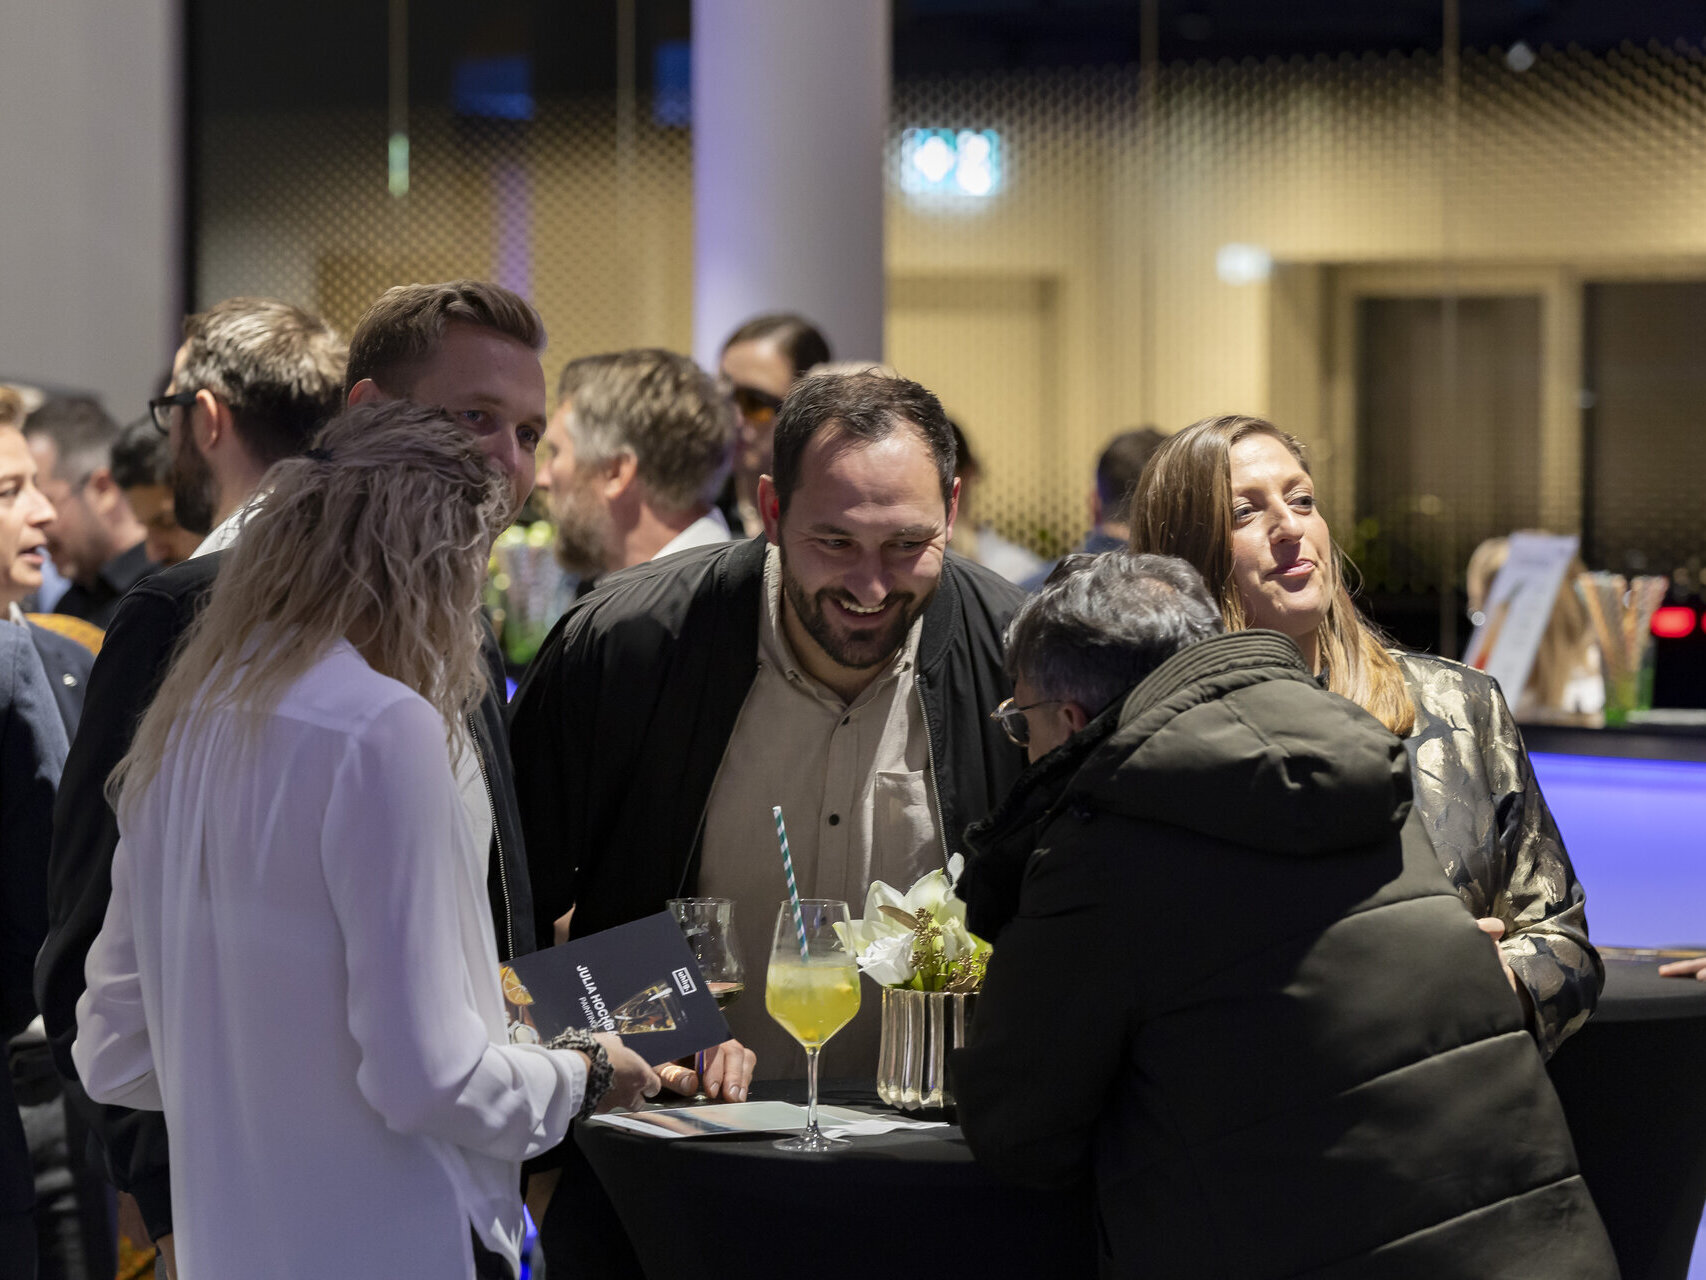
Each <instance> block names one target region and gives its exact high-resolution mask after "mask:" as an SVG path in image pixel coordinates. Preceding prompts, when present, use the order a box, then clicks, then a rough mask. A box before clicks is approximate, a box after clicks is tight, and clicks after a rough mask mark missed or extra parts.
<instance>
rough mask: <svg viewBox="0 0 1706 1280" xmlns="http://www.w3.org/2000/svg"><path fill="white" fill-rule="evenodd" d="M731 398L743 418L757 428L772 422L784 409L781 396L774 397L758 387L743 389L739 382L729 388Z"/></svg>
mask: <svg viewBox="0 0 1706 1280" xmlns="http://www.w3.org/2000/svg"><path fill="white" fill-rule="evenodd" d="M729 398H730V399H732V400H733V401H734V402H735V408H737V409H739V410H740V414H741V417H743V418H745V419H746V420H747V421H748V422H751V423H754V424H756V425H757V426H764V425H765V424H767V423H769V422H771V421H772V420H773V419H774V418H775V417H776V412H777V410H779V409H780V408H781V407H782V397H781V396H773V395H771V394H770V393H769V392H768V391H760V390H759V389H758V388H757V387H743V386H741V385H740V384H739V383H738V382H737V383H735V384H734V385H733V386H731V387H730V388H729Z"/></svg>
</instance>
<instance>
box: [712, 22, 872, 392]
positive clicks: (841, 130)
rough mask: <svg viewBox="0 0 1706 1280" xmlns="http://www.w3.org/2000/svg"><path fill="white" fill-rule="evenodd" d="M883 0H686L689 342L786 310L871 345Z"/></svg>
mask: <svg viewBox="0 0 1706 1280" xmlns="http://www.w3.org/2000/svg"><path fill="white" fill-rule="evenodd" d="M889 47H890V39H889V0H693V201H694V207H693V217H694V225H693V253H694V257H693V351H694V355H695V356H697V358H698V359H699V360H700V361H701V362H702V363H703V364H705V365H706V366H707V367H708V368H715V367H716V359H717V350H718V348H719V347H720V346H721V345H722V341H723V339H724V338H725V337H727V336H728V334H729V332H730V331H731V330H732V329H733V328H734V327H735V326H736V325H738V324H739V323H740V322H741V321H742V320H745V319H747V318H748V317H750V316H753V315H756V314H758V313H759V312H763V311H798V312H800V313H801V314H803V315H805V316H807V317H809V318H810V319H811V320H813V321H815V322H816V323H817V324H819V325H820V326H821V327H822V329H823V331H824V334H825V336H826V337H828V339H829V343H830V347H831V349H832V350H833V351H834V352H835V355H836V358H837V359H849V360H852V359H870V360H878V359H881V358H882V354H883V143H884V140H885V137H886V134H887V127H888V105H889Z"/></svg>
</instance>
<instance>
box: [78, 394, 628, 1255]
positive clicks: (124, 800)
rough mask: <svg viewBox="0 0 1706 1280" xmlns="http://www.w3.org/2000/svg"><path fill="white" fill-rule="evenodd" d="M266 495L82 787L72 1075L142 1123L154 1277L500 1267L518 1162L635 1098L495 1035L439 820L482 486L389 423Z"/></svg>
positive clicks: (472, 658)
mask: <svg viewBox="0 0 1706 1280" xmlns="http://www.w3.org/2000/svg"><path fill="white" fill-rule="evenodd" d="M263 487H264V490H265V493H266V496H265V498H264V500H263V501H262V502H261V503H260V505H259V506H258V507H257V508H255V509H254V511H253V512H251V514H250V515H249V516H248V518H247V519H246V521H245V523H244V525H243V528H242V531H241V534H240V536H239V537H238V539H237V542H236V544H235V546H234V547H233V548H232V549H231V550H229V551H228V552H227V553H226V559H225V561H224V563H223V564H222V566H221V568H220V573H219V577H218V580H217V582H216V583H215V585H214V587H213V592H212V598H211V600H210V602H209V604H208V605H207V608H206V610H205V611H204V612H203V613H202V615H201V617H200V618H199V619H198V620H197V622H196V623H195V624H194V625H193V626H192V628H191V629H190V631H189V632H188V633H187V635H186V637H185V639H184V642H183V646H182V648H181V650H180V651H179V653H178V655H177V657H176V659H175V662H174V665H173V666H172V669H171V671H170V672H169V674H168V675H167V676H166V679H165V680H164V682H163V683H162V685H161V687H160V691H159V693H158V694H157V695H156V696H155V698H154V701H153V702H152V704H150V706H149V709H148V711H147V713H146V715H145V716H144V717H143V719H142V722H141V724H140V725H139V727H138V729H137V732H136V736H135V739H134V741H133V743H132V746H131V749H130V752H129V754H128V755H126V756H125V758H124V759H123V760H122V761H121V762H120V764H119V767H118V768H117V769H116V770H115V771H114V774H113V779H112V781H111V783H110V786H109V790H110V791H111V792H112V793H113V795H114V798H115V799H114V809H115V811H116V812H117V814H118V820H119V833H120V842H119V846H118V851H117V853H116V855H115V857H114V860H113V872H112V880H113V886H112V899H111V902H110V903H109V905H108V909H107V915H106V920H105V923H104V924H103V926H102V929H101V933H100V936H99V937H98V938H97V939H96V941H95V945H94V947H93V949H92V950H91V951H90V953H89V958H88V964H87V972H88V978H89V984H88V989H87V991H86V992H85V994H84V996H83V998H82V999H81V1000H80V1001H79V1003H78V1007H77V1027H78V1032H77V1040H76V1044H75V1046H74V1048H73V1056H74V1058H75V1060H76V1063H77V1069H78V1072H79V1074H80V1075H81V1077H82V1080H83V1083H84V1085H85V1087H86V1088H87V1090H88V1092H89V1095H90V1096H91V1097H93V1098H95V1099H96V1100H97V1101H101V1102H110V1103H117V1104H120V1105H123V1106H129V1107H142V1108H151V1109H155V1110H163V1111H164V1112H165V1115H166V1124H167V1129H168V1131H169V1132H170V1134H171V1145H172V1210H173V1227H174V1241H175V1243H176V1253H177V1274H178V1276H179V1278H180V1280H198V1277H211V1276H220V1275H229V1274H232V1273H233V1271H235V1272H239V1273H241V1274H243V1275H246V1276H254V1277H278V1278H279V1280H287V1278H290V1277H297V1276H307V1275H399V1276H401V1275H406V1276H411V1277H424V1278H429V1280H468V1277H470V1276H480V1277H485V1276H513V1275H514V1274H515V1273H516V1270H517V1263H518V1247H519V1243H520V1239H521V1230H522V1209H521V1200H520V1196H519V1188H520V1175H521V1164H520V1162H521V1161H522V1160H523V1159H525V1158H527V1157H529V1156H532V1155H535V1154H538V1153H539V1152H541V1151H543V1150H545V1149H547V1148H549V1147H551V1146H554V1145H555V1144H556V1143H557V1142H558V1141H559V1140H560V1139H561V1138H562V1136H563V1133H564V1131H565V1130H566V1128H567V1126H568V1124H569V1121H570V1120H571V1119H572V1118H573V1117H574V1116H575V1115H576V1113H577V1112H583V1111H586V1110H590V1109H591V1108H592V1107H593V1106H597V1105H600V1100H601V1097H602V1098H603V1102H604V1103H605V1104H607V1105H614V1104H616V1103H629V1102H632V1101H633V1100H634V1099H636V1098H637V1096H638V1094H639V1092H640V1091H641V1090H642V1089H645V1090H646V1091H648V1092H655V1090H656V1087H657V1079H656V1076H655V1075H654V1074H653V1073H652V1072H651V1071H650V1069H649V1068H647V1067H646V1066H645V1064H644V1063H643V1062H641V1061H640V1060H639V1059H638V1058H637V1057H635V1056H633V1054H632V1053H631V1051H629V1050H626V1049H623V1048H622V1047H621V1046H620V1044H619V1042H617V1041H616V1040H615V1038H614V1037H610V1038H602V1037H601V1038H599V1039H598V1040H597V1041H594V1040H591V1039H587V1040H585V1041H582V1042H580V1043H577V1044H576V1045H575V1046H574V1047H573V1048H570V1049H566V1050H556V1049H547V1048H545V1047H542V1046H540V1045H533V1044H525V1045H521V1044H518V1045H512V1044H510V1043H509V1042H508V1036H507V1034H506V1030H505V1024H504V1013H503V1009H504V1006H503V997H502V994H501V992H500V989H499V981H498V970H497V944H496V939H495V937H494V933H493V924H492V916H491V912H490V909H489V906H488V902H487V898H486V893H485V884H486V866H485V858H486V851H487V849H488V846H489V840H490V835H489V826H490V821H491V817H490V811H489V809H486V810H484V811H482V813H483V821H484V824H485V825H486V827H487V830H486V831H484V832H481V831H478V830H477V827H478V826H479V825H480V824H481V822H482V817H481V816H478V815H476V814H475V813H474V812H473V811H471V810H470V808H469V807H468V806H467V805H465V804H464V802H463V799H462V796H463V794H464V793H465V792H466V791H467V790H468V789H469V783H470V781H471V784H472V786H473V787H474V788H478V787H479V784H480V779H479V773H478V769H479V765H478V764H477V762H476V755H475V752H474V750H473V748H472V746H471V744H470V743H469V742H468V741H467V736H466V731H465V728H464V725H465V723H466V721H465V708H466V707H467V706H468V704H469V702H470V700H471V699H473V698H475V697H477V696H478V694H479V692H480V690H481V689H482V687H483V681H484V679H485V675H484V668H483V665H482V663H481V660H480V622H479V613H478V610H479V598H480V590H481V586H482V583H483V581H484V576H485V561H486V556H487V554H488V553H489V549H490V545H491V540H492V538H493V536H494V535H495V533H496V532H497V530H498V528H500V527H501V525H502V523H503V522H504V520H506V519H507V516H508V513H509V509H510V507H511V505H512V499H511V497H510V494H509V489H508V484H507V481H506V480H505V479H504V478H503V476H502V475H501V474H500V473H499V472H498V471H497V470H496V468H494V467H492V466H490V465H489V464H488V462H487V460H486V458H485V455H484V454H483V453H482V452H481V449H480V444H479V440H478V438H477V437H476V436H475V435H474V434H473V433H472V432H469V431H467V430H466V429H465V428H463V427H461V426H459V425H458V424H457V423H455V422H453V421H452V420H451V419H450V418H449V417H447V416H446V415H445V414H444V413H443V411H441V410H435V409H424V408H418V407H415V406H412V405H408V404H405V403H403V402H400V401H393V402H388V403H384V404H380V405H374V406H363V407H359V408H355V409H351V410H349V411H347V412H345V413H343V414H341V415H340V416H339V417H337V418H335V419H334V420H333V421H332V422H331V423H330V424H329V425H328V426H327V427H326V428H325V429H324V430H323V431H322V432H321V434H320V438H319V442H318V445H317V447H316V448H315V449H313V450H311V451H310V452H309V455H308V456H306V457H303V458H295V459H290V460H288V461H285V462H280V463H278V464H277V465H276V466H274V467H273V468H272V470H271V471H270V472H268V474H267V478H266V482H265V485H264V486H263ZM613 1072H614V1074H615V1080H616V1085H615V1087H611V1085H612V1080H611V1077H612V1073H613Z"/></svg>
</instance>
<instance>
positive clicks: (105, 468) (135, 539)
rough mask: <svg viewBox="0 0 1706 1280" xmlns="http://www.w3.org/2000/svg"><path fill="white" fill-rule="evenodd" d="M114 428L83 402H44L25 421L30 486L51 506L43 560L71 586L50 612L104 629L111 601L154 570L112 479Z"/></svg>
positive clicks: (91, 403)
mask: <svg viewBox="0 0 1706 1280" xmlns="http://www.w3.org/2000/svg"><path fill="white" fill-rule="evenodd" d="M118 438H119V429H118V424H117V423H115V422H114V421H113V420H112V419H111V418H110V417H108V416H107V412H106V410H105V409H103V408H101V406H100V404H99V403H98V402H97V401H95V400H93V399H91V398H89V397H87V396H52V397H49V398H48V399H47V400H45V401H43V403H42V404H41V406H40V407H39V408H38V409H37V410H36V411H35V412H34V413H32V414H30V416H29V417H28V418H27V419H26V420H25V422H24V439H25V440H27V441H28V442H29V446H30V452H31V453H32V454H33V455H35V460H36V472H37V475H36V482H37V484H39V485H40V486H41V491H42V493H44V494H45V495H46V496H47V499H48V501H50V502H51V503H52V504H53V511H54V516H53V519H52V521H50V522H49V524H48V526H47V553H48V555H49V556H51V557H52V558H53V563H54V567H55V568H57V569H58V570H59V571H60V572H61V573H62V574H64V575H65V576H66V577H67V578H69V579H70V580H71V586H70V587H69V588H68V589H67V590H66V592H65V594H64V595H62V596H60V597H59V599H58V601H57V602H56V603H55V604H54V606H53V608H54V612H55V613H61V614H66V615H67V616H69V617H73V618H81V619H82V620H83V621H85V622H88V623H90V624H92V625H93V626H96V627H100V628H102V629H105V628H106V626H107V624H108V623H110V622H111V621H112V617H113V614H114V613H115V612H116V611H117V609H118V602H119V598H120V597H121V596H123V595H124V593H125V592H127V591H129V590H130V589H131V588H132V587H133V586H135V585H136V584H137V583H138V582H140V581H141V580H142V579H143V578H145V577H147V576H148V575H149V574H150V573H153V572H154V570H156V569H157V568H159V565H158V564H156V563H155V562H154V561H153V560H151V559H150V558H149V556H148V547H147V542H146V538H147V530H146V529H144V528H143V527H142V524H141V522H140V521H138V520H137V518H136V515H135V513H133V512H132V511H131V509H130V504H129V503H128V502H126V501H125V497H124V492H123V490H122V489H121V488H120V487H119V484H118V481H117V480H116V479H114V478H113V470H112V450H113V445H114V444H116V443H117V442H118Z"/></svg>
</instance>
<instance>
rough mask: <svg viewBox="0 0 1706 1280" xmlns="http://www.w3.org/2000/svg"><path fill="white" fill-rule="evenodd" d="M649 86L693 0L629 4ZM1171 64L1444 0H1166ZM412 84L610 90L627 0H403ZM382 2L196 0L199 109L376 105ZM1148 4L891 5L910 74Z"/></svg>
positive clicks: (1017, 64) (1344, 44) (1130, 36)
mask: <svg viewBox="0 0 1706 1280" xmlns="http://www.w3.org/2000/svg"><path fill="white" fill-rule="evenodd" d="M633 3H634V12H635V26H636V30H635V45H636V50H637V57H636V63H637V70H638V79H639V84H640V86H641V87H642V88H644V87H646V86H647V85H648V84H649V82H650V79H651V71H650V68H651V66H652V53H653V51H654V50H655V48H656V47H657V46H658V45H659V44H660V43H662V42H669V41H682V40H685V39H686V38H687V36H688V31H689V26H690V12H691V2H690V0H633ZM1158 3H1159V9H1158V14H1157V28H1158V36H1159V40H1158V44H1159V54H1160V56H1161V58H1162V59H1163V60H1164V61H1168V62H1173V61H1178V60H1195V59H1200V58H1207V59H1220V58H1236V59H1242V58H1265V57H1271V56H1280V57H1292V56H1300V55H1301V56H1309V55H1319V54H1328V55H1333V54H1343V53H1363V52H1371V51H1372V52H1386V51H1404V52H1407V51H1414V50H1425V49H1437V48H1439V46H1440V41H1441V37H1442V31H1443V20H1442V16H1441V15H1442V5H1441V0H1158ZM408 9H409V24H410V40H409V50H410V62H411V75H410V80H411V90H412V96H413V97H415V98H416V99H417V100H421V101H444V100H446V99H447V98H448V96H449V89H450V78H451V71H452V68H453V67H455V66H456V65H457V63H458V62H459V61H461V60H463V59H465V58H468V57H477V56H489V55H501V54H520V55H524V56H526V57H528V58H530V59H531V64H532V76H533V90H534V92H535V93H538V94H541V95H553V94H559V93H588V92H594V93H596V92H607V91H609V90H611V89H612V88H614V85H615V63H616V38H617V37H616V9H617V3H616V0H483V3H481V4H479V5H469V4H467V3H465V2H463V0H408ZM388 10H389V5H388V3H387V0H247V3H244V4H231V3H228V2H227V0H187V4H186V11H187V13H186V20H187V22H188V26H189V36H190V47H191V50H192V59H191V103H192V111H226V110H249V109H276V108H282V107H301V106H304V105H306V104H312V103H315V102H320V103H327V104H332V103H337V104H354V103H361V104H371V105H379V104H382V103H383V102H384V101H385V96H386V75H387V58H386V48H387V13H388ZM1460 12H1461V19H1460V21H1461V27H1462V41H1463V44H1464V45H1465V46H1466V47H1470V48H1489V47H1494V46H1497V47H1508V46H1509V45H1511V44H1513V43H1515V42H1516V41H1518V40H1522V41H1526V42H1528V43H1529V44H1530V45H1532V46H1534V47H1536V48H1539V47H1540V46H1542V45H1546V44H1550V45H1554V46H1559V47H1562V46H1568V45H1572V44H1573V45H1578V46H1581V47H1583V48H1586V49H1591V50H1603V49H1609V48H1614V47H1616V46H1617V45H1619V44H1622V43H1624V42H1633V43H1636V44H1645V43H1647V42H1649V41H1655V40H1656V41H1659V42H1662V43H1666V44H1670V43H1673V42H1676V41H1679V40H1680V41H1684V42H1686V43H1688V44H1689V45H1691V46H1694V47H1700V46H1702V45H1703V44H1706V0H1461V9H1460ZM1141 27H1142V4H1141V0H894V45H895V48H894V66H895V74H896V75H897V77H901V78H912V77H923V76H931V75H942V74H955V73H964V72H970V71H980V70H998V69H1012V68H1061V67H1079V66H1097V65H1108V64H1121V63H1134V62H1136V61H1138V59H1139V57H1140V44H1141Z"/></svg>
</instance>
